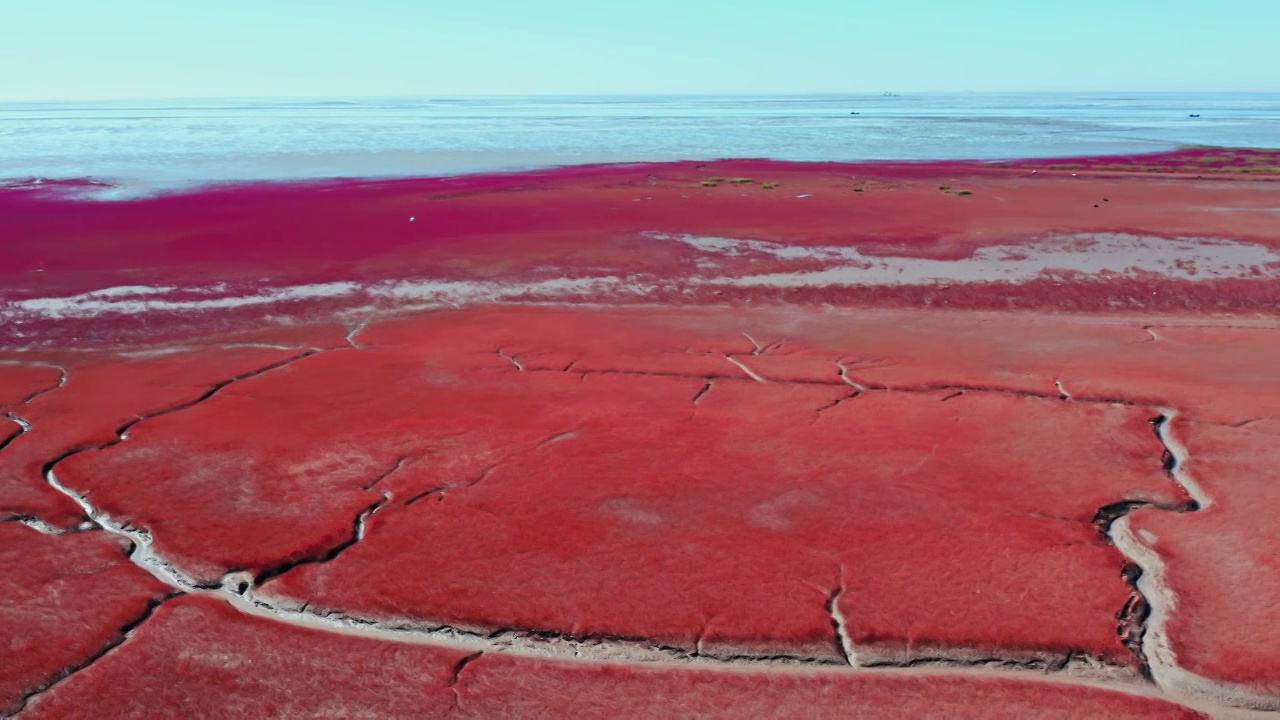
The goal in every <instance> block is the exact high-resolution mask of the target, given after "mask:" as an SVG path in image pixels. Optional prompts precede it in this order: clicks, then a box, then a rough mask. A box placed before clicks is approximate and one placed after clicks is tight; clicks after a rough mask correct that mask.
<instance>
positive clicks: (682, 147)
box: [0, 93, 1280, 189]
mask: <svg viewBox="0 0 1280 720" xmlns="http://www.w3.org/2000/svg"><path fill="white" fill-rule="evenodd" d="M1193 116H1194V117H1193ZM1186 144H1203V145H1232V146H1248V147H1280V94H1125V95H1107V94H1087V95H1086V94H1072V95H1065V94H923V95H917V94H893V93H887V94H868V95H805V96H793V97H782V96H768V97H764V96H760V97H718V96H700V97H689V96H680V97H675V96H672V97H656V96H655V97H503V98H452V99H451V98H417V99H405V98H400V99H327V100H264V99H255V100H203V101H201V100H185V101H150V102H138V101H131V102H93V103H0V180H5V179H13V178H31V177H39V178H84V177H91V178H96V179H100V180H104V181H108V182H112V183H115V184H117V185H119V186H121V187H122V188H135V189H154V188H160V187H176V186H185V185H191V184H199V183H207V182H230V181H241V180H259V179H296V178H325V177H377V176H406V175H444V174H456V173H463V172H475V171H493V170H516V169H525V168H534V167H546V166H554V165H564V164H574V163H584V162H628V161H644V160H675V159H710V158H724V157H768V158H780V159H791V160H867V159H903V160H924V159H1001V158H1013V157H1042V156H1070V155H1087V154H1110V153H1134V152H1152V151H1161V150H1169V149H1173V148H1176V147H1178V146H1180V145H1186Z"/></svg>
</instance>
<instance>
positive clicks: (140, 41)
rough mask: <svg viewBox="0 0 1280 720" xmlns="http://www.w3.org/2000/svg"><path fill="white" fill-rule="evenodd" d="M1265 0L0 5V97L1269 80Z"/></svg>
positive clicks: (1181, 84)
mask: <svg viewBox="0 0 1280 720" xmlns="http://www.w3.org/2000/svg"><path fill="white" fill-rule="evenodd" d="M1276 38H1280V2H1277V1H1276V0H1212V1H1211V2H1210V1H1208V0H875V1H869V0H733V1H730V0H723V1H719V2H712V1H711V0H639V1H636V0H613V1H610V0H361V1H360V2H355V1H354V0H204V1H202V2H164V1H163V0H110V1H104V0H36V1H27V2H22V1H20V0H0V67H3V68H4V72H2V73H0V101H23V100H38V101H61V100H101V99H167V98H214V97H233V98H245V97H388V96H406V97H442V96H476V95H574V94H606V95H611V94H683V93H697V94H702V93H708V94H775V93H776V94H790V93H815V92H835V93H839V92H883V91H892V92H928V91H941V92H967V91H978V92H981V91H1077V92H1078V91H1083V92H1133V91H1261V92H1271V91H1280V71H1277V68H1278V67H1280V64H1278V62H1277V61H1276V59H1275V55H1274V53H1275V50H1274V48H1275V42H1276Z"/></svg>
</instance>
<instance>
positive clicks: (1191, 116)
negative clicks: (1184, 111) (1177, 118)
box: [1187, 115, 1200, 117]
mask: <svg viewBox="0 0 1280 720" xmlns="http://www.w3.org/2000/svg"><path fill="white" fill-rule="evenodd" d="M1187 117H1200V116H1199V115H1188V116H1187Z"/></svg>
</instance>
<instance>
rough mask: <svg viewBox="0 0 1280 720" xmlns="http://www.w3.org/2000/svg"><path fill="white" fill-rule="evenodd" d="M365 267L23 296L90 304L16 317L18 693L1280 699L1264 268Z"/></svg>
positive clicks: (909, 701)
mask: <svg viewBox="0 0 1280 720" xmlns="http://www.w3.org/2000/svg"><path fill="white" fill-rule="evenodd" d="M904 172H905V171H904ZM912 172H915V171H912ZM934 172H937V170H936V169H935V170H934ZM900 180H902V179H901V178H900ZM902 181H903V182H906V180H902ZM982 182H989V183H995V182H996V181H995V180H992V179H990V178H987V179H985V180H982ZM1053 182H1065V181H1060V180H1055V181H1053ZM1115 182H1120V181H1118V180H1117V181H1115ZM1130 182H1138V181H1136V180H1134V181H1130ZM1141 182H1165V181H1147V180H1143V181H1141ZM1241 182H1243V181H1241ZM1264 184H1265V183H1249V184H1248V185H1247V188H1246V189H1245V190H1244V191H1243V192H1244V195H1243V197H1246V198H1250V197H1253V195H1251V194H1250V193H1252V194H1255V195H1258V196H1262V195H1265V193H1266V192H1270V190H1266V191H1264V190H1261V189H1259V188H1258V186H1259V185H1264ZM974 186H975V187H982V186H981V185H980V184H979V183H978V181H975V183H974ZM681 187H683V186H681ZM868 187H870V186H868ZM1125 187H1128V186H1125ZM1173 187H1182V186H1177V185H1175V186H1173ZM1183 190H1185V188H1183ZM628 192H630V190H628ZM1009 192H1013V193H1016V192H1018V190H1017V189H1016V188H1010V189H1009ZM1134 192H1137V191H1136V190H1135V191H1134ZM1188 192H1189V191H1188ZM1213 192H1217V190H1216V189H1215V190H1213ZM1108 193H1109V194H1110V195H1112V196H1119V197H1123V194H1122V193H1121V192H1117V191H1116V190H1115V189H1114V188H1112V189H1108ZM468 197H470V196H468ZM500 200H501V202H503V203H515V204H518V203H519V201H518V200H511V199H509V198H506V197H505V196H503V197H502V198H500ZM952 200H957V199H956V198H951V197H947V201H952ZM264 202H265V201H264ZM383 202H386V203H388V204H391V205H394V204H395V203H396V202H398V200H396V199H395V198H391V199H387V198H383ZM575 202H576V201H575ZM584 202H585V201H584ZM86 212H87V211H86ZM125 212H132V210H130V209H129V208H128V207H126V210H125ZM513 212H514V211H513ZM517 214H518V213H517ZM1255 214H1256V213H1255ZM690 217H693V218H700V217H701V216H699V215H697V214H696V213H695V214H693V215H691V216H690ZM983 217H986V216H983ZM1215 217H1216V218H1219V220H1218V221H1220V218H1221V217H1222V214H1221V213H1218V214H1215ZM952 219H954V218H952ZM698 222H702V220H698ZM815 222H816V221H815ZM948 222H950V221H948ZM988 222H989V221H988ZM1170 222H1172V223H1174V224H1175V225H1176V224H1177V223H1178V222H1181V223H1184V224H1188V223H1190V224H1194V222H1200V221H1199V220H1193V219H1191V216H1186V217H1183V218H1182V219H1181V220H1179V219H1178V218H1174V219H1173V220H1171V221H1170ZM1139 224H1141V223H1139ZM689 229H690V228H672V230H673V231H676V230H679V231H687V230H689ZM1110 229H1112V230H1117V231H1118V230H1125V231H1134V230H1138V229H1142V228H1135V227H1133V226H1131V225H1125V226H1112V227H1111V228H1110ZM1148 229H1149V228H1148ZM1254 231H1255V232H1252V234H1250V233H1245V235H1247V236H1248V239H1250V240H1251V241H1255V242H1257V243H1258V244H1259V246H1260V247H1261V246H1269V245H1268V244H1269V243H1271V242H1272V240H1271V239H1270V238H1269V237H1268V236H1267V233H1268V232H1271V231H1270V230H1268V229H1265V228H1262V227H1261V226H1259V227H1258V228H1254ZM770 232H772V233H773V234H772V235H771V238H772V239H771V240H770V241H771V242H780V241H782V240H784V239H785V238H783V237H779V234H780V231H778V229H777V228H774V230H773V231H770ZM788 232H791V231H790V230H789V231H788ZM796 232H798V231H796ZM761 234H768V233H764V232H763V231H761V232H760V233H756V234H755V236H756V237H760V235H761ZM782 234H785V233H782ZM531 237H535V238H536V237H541V238H543V239H544V240H545V237H546V236H539V235H538V234H537V233H533V235H532V236H531ZM820 239H822V242H823V243H824V247H828V246H829V244H830V243H834V242H836V240H833V239H832V236H831V234H830V233H827V234H825V235H822V237H821V238H820ZM752 242H756V241H754V240H753V241H752ZM717 247H720V248H721V249H722V248H723V246H717ZM733 247H734V248H735V250H734V252H735V253H737V254H729V255H728V256H727V260H726V263H727V265H726V267H727V266H728V265H732V264H733V263H746V264H747V265H750V264H752V263H765V264H767V263H771V262H774V261H775V260H778V258H774V260H768V259H767V258H766V259H761V258H758V257H754V256H751V257H748V256H747V255H749V253H750V252H757V250H758V249H756V250H752V249H751V247H753V246H742V247H741V248H739V247H737V246H733ZM743 248H746V249H743ZM863 249H864V250H866V247H865V246H863ZM613 250H617V248H613ZM935 250H937V248H935ZM405 252H408V251H405ZM415 252H417V253H419V254H418V255H415V257H423V256H425V255H423V253H426V251H425V250H422V249H421V248H419V249H418V250H416V251H415ZM609 252H612V250H610V251H609ZM623 252H624V254H625V253H626V252H630V250H629V249H627V246H626V243H625V242H624V243H623ZM778 252H780V251H777V249H776V248H772V249H770V250H769V252H767V253H765V254H766V255H768V254H770V253H773V254H774V255H777V253H778ZM790 252H791V251H787V253H790ZM822 252H825V253H828V255H830V252H831V251H829V250H823V251H822ZM600 253H601V254H600V255H599V256H597V257H595V258H593V259H587V258H579V259H578V260H579V261H581V262H582V263H583V265H584V267H586V265H588V264H590V263H592V262H597V261H600V262H603V259H602V258H603V256H604V255H606V254H608V252H606V251H605V250H601V251H600ZM787 253H783V254H784V255H787ZM426 254H427V255H429V254H430V253H426ZM721 254H723V253H721ZM944 254H945V253H944ZM824 257H825V256H824ZM827 259H830V258H829V257H827ZM846 259H847V258H846ZM811 260H813V256H812V253H810V254H808V255H804V257H802V258H800V259H799V260H796V259H795V258H794V257H792V256H791V255H787V256H786V257H784V258H782V259H781V260H778V261H779V262H784V263H789V262H801V263H807V262H810V261H811ZM473 261H475V260H474V259H473ZM842 261H843V260H842ZM476 262H478V261H476ZM512 262H513V263H516V264H518V263H519V262H523V260H513V261H512ZM192 267H196V266H192ZM782 269H784V270H786V271H787V272H794V271H796V268H795V267H789V268H782ZM188 270H190V268H188ZM188 270H184V271H183V272H187V271H188ZM774 270H779V268H776V267H775V268H771V271H774ZM191 271H192V272H197V271H195V270H191ZM779 271H780V270H779ZM156 272H159V271H158V270H156ZM520 272H526V271H525V270H521V271H520ZM752 272H753V273H754V272H755V270H752ZM79 273H80V271H78V270H76V271H68V272H65V273H62V274H61V275H59V276H58V277H57V278H56V280H57V282H61V283H66V284H67V287H71V286H73V285H75V284H76V283H78V282H81V281H82V279H83V278H82V276H81V275H80V274H79ZM156 277H157V280H158V279H159V278H160V275H157V276H156ZM685 277H686V279H687V276H685ZM313 279H320V278H313ZM526 279H527V278H526ZM508 280H510V278H508ZM148 282H149V281H148ZM174 282H186V280H185V279H181V280H175V281H174ZM504 282H505V281H504ZM1085 282H1086V281H1083V280H1079V279H1077V280H1074V281H1069V282H1067V285H1068V286H1070V287H1069V288H1068V291H1063V292H1064V293H1065V294H1060V295H1058V296H1055V297H1057V298H1058V300H1054V301H1053V302H1060V301H1061V299H1062V298H1064V297H1067V296H1068V295H1070V293H1073V292H1077V291H1079V292H1082V293H1083V292H1086V289H1084V288H1082V287H1077V286H1075V285H1072V283H1076V284H1083V283H1085ZM1126 282H1127V281H1126ZM1208 282H1210V283H1213V282H1216V281H1208ZM1249 282H1253V283H1254V285H1249V286H1248V287H1251V288H1254V289H1255V290H1257V292H1261V293H1262V294H1263V295H1265V294H1266V293H1268V292H1271V291H1272V290H1271V289H1267V285H1266V284H1267V283H1268V282H1270V283H1274V280H1267V279H1265V278H1264V279H1263V280H1257V281H1249ZM161 285H162V283H160V282H158V281H157V282H156V283H155V287H159V286H161ZM139 287H141V286H139ZM1109 287H1111V290H1107V291H1106V292H1113V291H1115V289H1116V287H1119V286H1118V285H1113V286H1109ZM1161 287H1163V286H1161ZM1212 287H1214V288H1216V289H1214V290H1213V292H1214V293H1226V294H1227V295H1230V293H1229V292H1227V291H1228V290H1229V289H1231V288H1235V289H1237V290H1238V289H1239V288H1240V287H1242V286H1237V285H1213V286H1212ZM1258 288H1262V289H1258ZM1094 289H1096V288H1094ZM988 290H989V288H988ZM1255 290H1249V291H1248V293H1254V292H1255ZM129 292H141V291H138V290H136V288H135V289H134V290H130V291H129ZM165 292H167V293H169V295H167V296H166V297H168V298H169V299H168V300H166V302H171V303H172V302H185V300H181V299H180V298H181V297H190V298H197V295H198V293H194V291H189V290H172V291H165ZM183 292H188V293H191V294H189V295H188V296H182V293H183ZM975 292H976V291H975ZM984 292H985V291H984ZM1248 293H1246V294H1248ZM127 295H128V293H114V294H112V293H108V294H106V295H102V296H99V299H103V298H105V299H107V300H109V301H111V302H116V301H118V300H119V299H120V298H122V297H126V296H127ZM1255 295H1256V293H1255ZM1255 295H1249V297H1255ZM200 297H203V296H200ZM263 297H266V295H264V296H263ZM1256 297H1262V295H1256ZM175 298H178V299H175ZM197 299H198V298H197ZM330 299H331V298H328V299H326V298H319V299H317V298H315V297H313V298H310V299H309V300H306V301H305V302H306V303H310V305H308V307H310V308H311V309H310V310H308V311H307V312H305V313H298V312H295V310H296V307H295V306H290V305H288V304H287V303H286V304H284V305H273V306H272V308H274V310H275V311H278V312H280V313H281V315H280V316H279V317H276V318H275V320H272V321H270V322H267V323H266V324H259V325H258V326H257V327H255V328H253V329H243V327H242V325H241V324H240V321H241V320H244V319H245V317H247V316H242V315H236V313H238V312H239V310H237V309H236V308H235V307H233V306H230V305H228V306H226V307H202V309H200V310H199V311H198V313H197V315H193V316H188V315H184V314H183V313H185V312H187V310H182V309H174V308H173V307H168V309H164V308H160V309H157V308H156V307H153V308H150V309H146V308H144V309H143V310H144V312H143V314H144V315H147V314H148V313H151V314H150V315H149V317H150V320H149V321H148V322H149V323H150V327H151V328H152V329H153V330H154V331H155V334H156V337H157V338H159V339H157V340H155V341H152V342H148V343H139V342H137V340H136V336H134V335H132V334H131V333H132V332H133V331H132V330H129V329H128V328H126V327H124V325H120V326H119V328H123V329H120V332H121V335H120V338H121V340H120V341H119V342H118V343H116V344H111V343H104V342H103V341H102V336H101V335H99V334H96V333H98V332H99V330H95V331H93V332H90V333H88V334H84V335H76V333H79V330H77V329H76V328H80V327H83V326H82V325H79V323H81V322H82V321H83V320H84V319H85V318H84V317H82V316H78V315H76V313H77V312H80V311H81V310H83V309H84V307H86V306H83V305H82V306H79V307H80V309H79V310H75V311H74V312H72V311H71V310H66V309H65V308H64V310H63V311H60V312H64V314H63V315H61V316H57V317H55V316H53V315H47V316H44V317H43V319H32V318H31V317H27V316H21V318H26V319H23V320H22V323H20V326H21V327H25V328H27V329H25V330H20V332H21V333H22V334H23V335H24V336H26V335H27V334H28V333H30V332H33V330H32V328H34V329H35V330H34V332H35V333H36V334H37V335H40V334H41V332H42V331H40V328H47V327H52V326H51V325H44V324H42V323H53V324H55V325H58V327H60V328H63V330H58V331H56V332H55V331H50V332H49V333H48V335H47V336H46V337H47V338H49V342H48V343H40V342H37V343H34V344H27V343H26V342H25V341H23V342H19V343H14V344H12V345H11V348H12V349H4V350H0V521H2V522H0V585H3V588H4V592H5V598H6V599H5V601H4V603H3V604H0V628H2V629H3V633H2V634H3V636H4V637H6V639H7V642H0V714H4V715H9V714H18V715H20V716H23V717H26V716H31V717H50V718H53V717H57V718H62V717H101V716H111V715H113V714H118V715H129V714H156V713H162V714H163V713H169V714H183V715H195V716H243V715H284V716H320V715H325V716H335V715H337V716H348V715H378V716H415V717H417V716H443V715H446V714H462V715H472V716H476V717H492V716H546V715H570V714H572V715H580V716H586V717H604V716H617V715H619V714H623V715H626V716H633V715H634V716H665V715H668V714H670V713H669V711H670V710H671V708H673V707H677V706H678V707H679V708H681V711H682V712H684V713H685V714H690V715H694V716H737V717H741V716H746V715H750V716H815V715H817V716H831V717H848V716H854V717H883V716H886V715H890V716H892V715H898V716H913V717H914V716H947V717H1010V718H1014V717H1017V718H1022V717H1062V716H1075V717H1117V716H1122V717H1182V716H1187V717H1197V716H1202V715H1203V714H1208V715H1212V716H1235V715H1240V716H1247V715H1249V714H1250V713H1262V712H1266V711H1269V710H1276V709H1280V650H1278V648H1280V634H1277V633H1278V632H1280V630H1278V629H1280V614H1278V613H1280V582H1278V581H1277V578H1280V559H1278V558H1280V555H1277V548H1280V526H1277V525H1276V523H1275V521H1274V519H1273V516H1274V506H1275V502H1276V483H1275V480H1276V473H1277V471H1276V468H1277V467H1280V454H1278V452H1277V450H1276V447H1277V444H1276V440H1277V439H1278V438H1280V420H1277V419H1276V418H1277V417H1280V392H1277V388H1280V362H1277V360H1280V319H1278V318H1276V317H1273V316H1270V315H1267V314H1258V313H1253V312H1244V309H1245V308H1246V306H1248V303H1247V302H1245V301H1244V300H1240V299H1239V298H1237V299H1236V300H1230V302H1233V303H1236V307H1235V310H1234V311H1233V312H1231V313H1228V314H1221V315H1213V314H1208V313H1204V312H1196V313H1191V312H1179V313H1169V312H1161V313H1157V312H1154V310H1156V309H1165V308H1164V306H1163V305H1158V304H1154V305H1153V306H1152V307H1150V308H1145V309H1141V308H1140V311H1136V312H1134V311H1127V312H1119V311H1110V312H1098V313H1083V314H1065V313H1060V312H1047V311H1032V312H1028V311H1023V312H1019V313H1012V312H995V311H987V310H982V309H979V308H978V307H969V308H968V309H964V310H948V309H940V308H937V307H933V308H919V307H915V308H912V307H905V308H904V307H878V308H870V307H848V306H842V303H843V301H842V300H841V299H840V297H839V296H832V297H828V298H827V301H828V302H825V303H824V304H808V303H800V302H794V301H795V300H796V298H794V297H791V298H786V300H787V301H786V302H777V300H778V298H772V300H769V299H768V298H766V297H765V296H756V297H754V298H753V299H752V300H751V302H747V303H738V302H737V300H739V299H740V298H733V297H730V298H728V299H727V300H726V301H725V303H724V304H708V303H709V301H710V299H709V298H700V299H698V300H697V301H696V302H688V301H679V302H676V301H672V302H662V303H655V302H652V300H654V299H655V298H654V297H650V298H648V300H647V301H646V302H644V303H636V302H630V301H627V302H616V303H613V302H601V300H602V299H603V298H601V297H594V296H593V297H590V298H582V297H578V298H570V297H567V296H559V297H557V298H555V299H557V300H558V302H540V303H533V302H528V301H529V300H546V299H548V298H545V297H541V298H540V297H536V296H535V297H525V298H519V299H513V298H507V299H502V298H498V299H502V300H503V301H502V302H491V301H492V300H494V299H495V298H491V297H484V296H472V297H470V299H469V300H466V301H463V302H458V301H457V299H456V298H455V299H453V300H448V301H447V302H444V303H441V304H438V305H433V306H431V307H426V308H418V309H414V307H413V305H414V303H413V302H407V301H406V302H405V303H404V304H405V307H400V308H388V307H386V306H382V305H379V306H374V307H363V306H362V307H358V308H354V309H353V308H352V307H345V306H343V307H339V306H333V305H328V304H326V303H328V302H329V301H330ZM485 300H488V301H485ZM517 300H519V301H517ZM584 300H589V302H584ZM767 300H769V301H767ZM482 301H484V302H482ZM95 302H96V300H95ZM273 302H274V301H273ZM289 302H300V301H297V300H291V301H289ZM415 302H416V301H415ZM1053 302H1051V303H1050V305H1052V304H1053ZM1154 302H1155V301H1153V303H1154ZM889 304H890V305H896V304H898V303H896V301H895V302H893V303H889ZM10 307H12V306H10ZM1248 307H1252V306H1248ZM291 308H293V309H291ZM0 311H4V310H3V308H0ZM6 312H7V311H6ZM102 312H104V313H105V314H102V315H101V317H98V316H94V317H95V318H97V321H100V322H101V323H103V324H104V326H106V327H111V326H112V324H113V323H117V322H120V323H124V324H125V325H127V322H126V321H125V320H123V319H122V318H120V317H118V316H116V315H113V314H112V313H111V311H102ZM9 317H10V319H14V318H18V319H21V318H20V317H19V316H16V315H10V316H9ZM228 317H231V318H232V319H231V320H227V318H228ZM192 318H196V319H195V320H193V319H192ZM193 322H195V323H197V324H199V325H200V327H201V328H202V330H201V332H194V331H193V330H192V328H193V327H194V326H193V325H192V323H193ZM10 330H12V328H10ZM64 331H65V332H66V333H71V334H70V335H64V334H60V333H62V332H64ZM74 338H78V339H76V341H75V342H70V340H69V339H74ZM124 338H134V339H131V340H128V342H127V343H126V341H125V340H124Z"/></svg>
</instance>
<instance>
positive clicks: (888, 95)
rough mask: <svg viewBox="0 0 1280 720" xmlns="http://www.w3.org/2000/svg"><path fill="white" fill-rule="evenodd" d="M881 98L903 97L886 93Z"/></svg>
mask: <svg viewBox="0 0 1280 720" xmlns="http://www.w3.org/2000/svg"><path fill="white" fill-rule="evenodd" d="M880 97H902V96H901V95H899V94H898V93H891V92H887V93H885V94H883V95H881V96H880Z"/></svg>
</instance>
